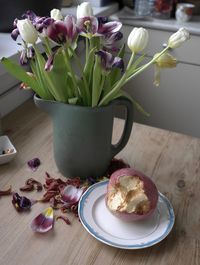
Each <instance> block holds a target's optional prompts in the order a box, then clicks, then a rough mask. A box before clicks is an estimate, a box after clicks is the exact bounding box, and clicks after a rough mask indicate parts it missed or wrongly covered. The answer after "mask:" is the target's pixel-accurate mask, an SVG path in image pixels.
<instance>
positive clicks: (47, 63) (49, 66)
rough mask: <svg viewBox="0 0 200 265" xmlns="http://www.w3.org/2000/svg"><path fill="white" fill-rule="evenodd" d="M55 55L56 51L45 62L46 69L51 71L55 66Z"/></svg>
mask: <svg viewBox="0 0 200 265" xmlns="http://www.w3.org/2000/svg"><path fill="white" fill-rule="evenodd" d="M54 55H55V53H53V54H52V55H51V56H49V57H48V60H47V62H46V64H45V68H44V69H45V71H51V70H52V68H53V61H54Z"/></svg>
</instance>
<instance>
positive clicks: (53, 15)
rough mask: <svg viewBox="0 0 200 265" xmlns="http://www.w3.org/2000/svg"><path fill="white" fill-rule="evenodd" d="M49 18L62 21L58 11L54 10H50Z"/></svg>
mask: <svg viewBox="0 0 200 265" xmlns="http://www.w3.org/2000/svg"><path fill="white" fill-rule="evenodd" d="M51 18H53V19H54V20H62V19H63V16H62V14H61V12H60V10H59V9H55V8H54V9H52V10H51Z"/></svg>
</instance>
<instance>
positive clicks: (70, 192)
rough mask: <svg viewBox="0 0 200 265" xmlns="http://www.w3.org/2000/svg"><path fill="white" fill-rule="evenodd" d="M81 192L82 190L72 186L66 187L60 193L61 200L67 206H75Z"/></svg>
mask: <svg viewBox="0 0 200 265" xmlns="http://www.w3.org/2000/svg"><path fill="white" fill-rule="evenodd" d="M83 191H84V189H83V188H76V187H75V186H73V185H68V186H66V187H65V188H64V190H63V191H62V192H61V196H62V200H63V201H64V202H67V203H69V204H75V203H77V202H78V201H79V200H80V197H81V195H82V194H83Z"/></svg>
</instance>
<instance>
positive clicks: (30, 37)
mask: <svg viewBox="0 0 200 265" xmlns="http://www.w3.org/2000/svg"><path fill="white" fill-rule="evenodd" d="M17 28H18V30H19V33H20V35H21V37H22V39H23V40H24V41H25V42H26V43H30V44H34V43H35V42H36V41H37V38H38V32H37V30H36V29H35V28H34V26H33V24H32V23H31V21H30V20H29V19H27V18H26V19H21V20H18V21H17Z"/></svg>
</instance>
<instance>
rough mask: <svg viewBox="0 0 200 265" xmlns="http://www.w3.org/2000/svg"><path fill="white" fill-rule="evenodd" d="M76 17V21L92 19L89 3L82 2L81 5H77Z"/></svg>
mask: <svg viewBox="0 0 200 265" xmlns="http://www.w3.org/2000/svg"><path fill="white" fill-rule="evenodd" d="M76 15H77V19H79V18H83V17H92V16H93V10H92V6H91V4H90V3H89V2H83V3H82V4H80V5H78V7H77V11H76Z"/></svg>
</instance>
